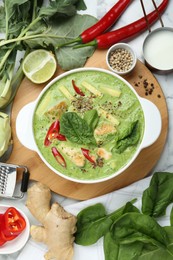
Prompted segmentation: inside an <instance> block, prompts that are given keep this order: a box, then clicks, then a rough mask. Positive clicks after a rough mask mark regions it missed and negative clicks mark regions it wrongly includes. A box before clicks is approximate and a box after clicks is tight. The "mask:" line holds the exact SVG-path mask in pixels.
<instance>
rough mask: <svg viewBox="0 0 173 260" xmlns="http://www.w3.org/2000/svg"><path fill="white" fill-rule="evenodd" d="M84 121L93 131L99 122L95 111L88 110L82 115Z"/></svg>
mask: <svg viewBox="0 0 173 260" xmlns="http://www.w3.org/2000/svg"><path fill="white" fill-rule="evenodd" d="M84 120H85V121H86V122H87V124H88V125H89V126H90V127H91V129H93V130H94V129H95V128H96V126H97V124H98V121H99V115H98V112H97V110H96V109H92V110H88V111H86V112H85V114H84Z"/></svg>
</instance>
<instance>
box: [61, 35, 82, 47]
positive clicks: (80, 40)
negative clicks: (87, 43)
mask: <svg viewBox="0 0 173 260" xmlns="http://www.w3.org/2000/svg"><path fill="white" fill-rule="evenodd" d="M73 43H82V38H81V37H80V36H79V37H77V38H76V39H74V40H71V41H69V42H65V43H62V44H59V45H58V46H57V48H61V47H64V46H67V45H71V44H73Z"/></svg>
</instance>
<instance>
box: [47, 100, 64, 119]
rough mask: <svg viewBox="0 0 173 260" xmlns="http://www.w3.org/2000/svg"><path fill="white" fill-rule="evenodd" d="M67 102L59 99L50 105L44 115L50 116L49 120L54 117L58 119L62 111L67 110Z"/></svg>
mask: <svg viewBox="0 0 173 260" xmlns="http://www.w3.org/2000/svg"><path fill="white" fill-rule="evenodd" d="M67 107H68V106H67V103H66V102H65V101H61V102H60V103H58V104H56V105H55V106H53V107H51V108H50V109H49V110H48V111H46V112H45V115H46V116H48V117H49V118H50V120H51V121H53V120H55V119H60V117H61V116H62V114H63V113H65V112H66V110H67Z"/></svg>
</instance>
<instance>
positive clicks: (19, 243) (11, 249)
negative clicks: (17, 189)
mask: <svg viewBox="0 0 173 260" xmlns="http://www.w3.org/2000/svg"><path fill="white" fill-rule="evenodd" d="M9 207H10V206H9V205H0V214H3V213H4V212H5V211H6V210H7V209H8V208H9ZM15 209H17V210H18V211H19V212H20V214H21V215H22V216H23V217H24V219H25V221H26V227H25V229H24V230H23V232H22V233H21V234H20V235H18V236H17V237H16V238H15V239H13V240H11V241H7V242H6V243H5V244H3V245H2V246H0V255H7V254H13V253H15V252H17V251H19V250H20V249H22V247H24V245H25V244H26V242H27V241H28V238H29V234H30V223H29V220H28V218H27V216H26V215H25V214H24V212H23V211H21V210H20V209H18V208H16V207H15Z"/></svg>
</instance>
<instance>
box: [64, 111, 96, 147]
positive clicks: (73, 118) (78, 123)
mask: <svg viewBox="0 0 173 260" xmlns="http://www.w3.org/2000/svg"><path fill="white" fill-rule="evenodd" d="M60 121H61V134H63V135H65V136H66V137H67V139H69V140H70V141H71V142H73V143H78V144H94V145H95V144H96V141H95V138H94V134H93V130H92V129H91V128H90V126H89V125H88V124H87V122H86V121H85V120H84V119H82V118H81V117H80V116H78V115H77V113H75V112H67V113H64V114H63V115H62V117H61V120H60Z"/></svg>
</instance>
